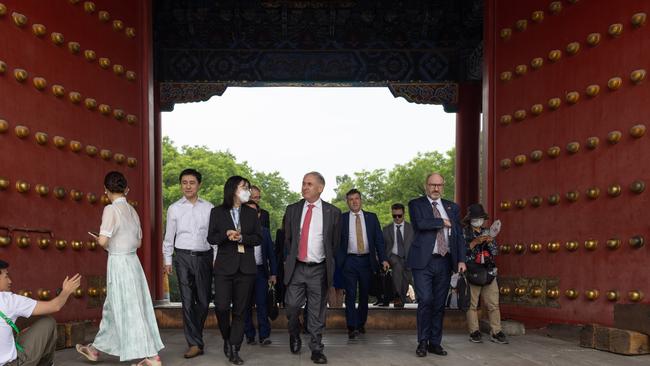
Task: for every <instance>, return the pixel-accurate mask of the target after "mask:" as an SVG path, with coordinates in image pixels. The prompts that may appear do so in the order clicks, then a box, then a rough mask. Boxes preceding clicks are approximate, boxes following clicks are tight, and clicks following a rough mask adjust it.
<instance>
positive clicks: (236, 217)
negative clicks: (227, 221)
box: [230, 207, 241, 231]
mask: <svg viewBox="0 0 650 366" xmlns="http://www.w3.org/2000/svg"><path fill="white" fill-rule="evenodd" d="M239 210H240V209H236V208H234V207H233V208H232V209H231V210H230V216H231V217H232V222H233V224H235V229H236V230H237V231H241V226H240V221H241V220H240V217H239V215H240V214H241V211H239ZM235 213H237V215H235Z"/></svg>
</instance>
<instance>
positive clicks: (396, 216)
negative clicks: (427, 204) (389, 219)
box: [393, 215, 404, 219]
mask: <svg viewBox="0 0 650 366" xmlns="http://www.w3.org/2000/svg"><path fill="white" fill-rule="evenodd" d="M402 216H404V215H393V218H394V219H401V218H402Z"/></svg>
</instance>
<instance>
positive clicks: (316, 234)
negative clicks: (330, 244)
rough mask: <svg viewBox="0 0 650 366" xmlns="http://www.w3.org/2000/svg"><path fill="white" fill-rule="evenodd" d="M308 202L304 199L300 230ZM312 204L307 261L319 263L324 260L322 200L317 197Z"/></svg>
mask: <svg viewBox="0 0 650 366" xmlns="http://www.w3.org/2000/svg"><path fill="white" fill-rule="evenodd" d="M309 204H310V203H309V202H307V201H305V205H304V206H303V208H302V215H301V216H300V231H301V232H302V224H303V223H304V222H305V215H306V214H307V210H308V209H309V208H308V207H307V206H308V205H309ZM313 205H314V208H313V209H312V212H311V222H310V223H309V240H308V241H307V262H314V263H321V262H322V261H324V260H325V246H324V245H323V201H321V199H320V198H319V199H318V201H316V202H314V203H313ZM299 245H300V244H299Z"/></svg>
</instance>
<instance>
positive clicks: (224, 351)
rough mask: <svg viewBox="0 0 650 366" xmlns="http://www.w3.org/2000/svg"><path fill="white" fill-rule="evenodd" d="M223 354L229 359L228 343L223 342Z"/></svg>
mask: <svg viewBox="0 0 650 366" xmlns="http://www.w3.org/2000/svg"><path fill="white" fill-rule="evenodd" d="M223 354H224V355H226V358H227V359H230V341H226V340H224V341H223Z"/></svg>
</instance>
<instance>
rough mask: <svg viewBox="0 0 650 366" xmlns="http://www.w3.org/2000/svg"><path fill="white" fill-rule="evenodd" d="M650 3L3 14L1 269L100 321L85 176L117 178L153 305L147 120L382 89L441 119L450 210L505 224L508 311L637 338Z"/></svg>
mask: <svg viewBox="0 0 650 366" xmlns="http://www.w3.org/2000/svg"><path fill="white" fill-rule="evenodd" d="M649 10H650V8H649V6H648V4H647V3H646V2H644V1H641V0H631V1H626V2H611V1H605V0H602V1H600V0H599V1H589V2H587V1H575V0H565V1H554V2H548V1H541V0H535V1H526V2H522V1H516V0H486V1H481V0H462V1H444V0H439V1H438V0H437V1H401V2H394V1H344V0H340V1H339V0H335V1H274V0H262V1H245V2H240V1H224V2H208V1H171V0H168V1H157V2H155V3H153V2H151V1H140V2H135V3H134V2H130V1H104V0H102V1H96V2H81V1H73V0H71V1H66V2H60V3H57V4H48V5H47V6H43V4H41V3H40V2H37V1H14V0H9V1H3V2H2V6H0V31H1V32H2V34H3V35H4V41H3V43H2V44H0V60H1V61H2V62H1V63H0V91H1V93H0V96H1V97H0V119H1V120H2V121H0V162H1V166H2V169H1V171H0V178H1V179H0V202H1V203H2V209H1V210H0V236H1V237H2V238H0V239H1V240H0V256H2V257H4V258H8V259H9V260H10V261H11V262H12V267H13V273H14V276H15V277H17V278H20V284H21V285H20V290H21V291H22V292H23V293H25V294H29V295H31V296H33V297H40V298H47V297H48V296H51V295H52V293H53V291H54V289H55V288H56V287H57V286H58V285H59V277H60V274H61V273H64V272H69V271H72V270H74V271H80V272H81V273H82V274H84V275H85V277H86V279H87V282H86V283H85V284H84V286H83V287H84V291H83V292H82V293H80V294H79V295H80V296H79V298H77V299H75V300H73V302H74V303H73V304H71V305H70V306H68V307H67V308H66V309H65V310H64V311H63V312H62V313H61V314H60V320H61V321H66V320H70V319H80V318H82V319H97V318H98V317H99V316H100V305H101V300H102V291H101V289H102V288H103V287H104V284H103V281H105V280H104V274H105V257H104V256H103V254H102V253H101V251H100V250H97V249H94V246H93V244H92V243H91V242H90V241H89V238H88V237H87V235H86V232H87V231H88V230H89V229H92V228H95V227H96V225H97V223H98V222H99V218H100V217H99V216H100V213H101V205H102V203H103V201H102V189H101V188H102V187H101V183H100V180H99V178H98V177H101V176H103V174H104V173H105V172H106V171H108V170H113V169H116V170H120V171H123V172H125V173H126V174H127V176H128V177H129V180H130V183H131V186H132V193H131V194H130V195H129V198H130V199H131V200H132V201H133V203H134V205H136V207H137V209H138V211H139V213H140V215H141V217H142V222H143V230H144V245H143V250H142V251H141V253H140V256H141V260H142V263H143V267H144V269H145V272H146V274H147V277H148V279H149V280H150V286H151V289H152V291H153V293H154V297H157V298H159V297H160V296H161V290H162V285H161V278H162V276H161V270H160V268H161V266H160V261H161V258H160V256H161V254H160V249H159V248H160V243H161V235H162V228H161V212H162V207H161V202H162V201H161V197H160V187H161V185H160V175H161V174H160V173H161V172H160V166H161V161H160V156H161V155H160V141H161V136H160V112H161V111H165V110H171V109H172V108H173V106H174V104H176V103H186V102H195V101H201V100H207V99H208V98H210V97H212V96H214V95H221V94H223V93H224V91H226V89H227V88H228V87H230V86H247V87H255V86H278V85H291V86H296V85H297V86H312V85H319V86H321V85H323V86H339V85H346V86H356V87H364V86H385V87H388V88H389V89H390V90H391V92H392V93H393V94H394V95H395V96H396V97H404V98H406V99H407V100H409V101H412V102H415V103H433V104H442V105H444V106H445V108H446V109H447V110H449V111H455V112H456V113H458V115H457V153H458V155H457V157H456V161H457V164H458V165H457V174H456V182H457V186H456V197H457V200H458V201H459V204H460V205H461V207H466V206H467V204H468V203H470V202H475V201H478V200H479V199H482V200H483V201H484V202H485V203H486V204H487V207H488V209H489V211H490V215H491V216H492V217H495V218H499V219H501V220H502V221H503V222H504V224H505V225H504V231H503V233H502V234H501V242H502V246H501V251H502V254H503V255H502V256H501V258H500V262H499V268H500V274H501V276H502V281H501V283H500V286H501V296H502V297H501V302H502V304H503V306H502V309H503V312H504V313H505V314H506V316H509V317H514V318H517V319H523V320H527V321H529V322H534V323H548V322H569V323H572V322H580V323H585V322H597V323H603V324H608V325H611V324H614V323H615V322H619V321H626V320H625V319H628V320H627V321H628V324H629V327H628V328H629V329H639V327H642V328H643V327H644V325H643V324H645V328H644V329H645V331H646V332H648V331H650V330H648V328H647V324H648V323H647V322H645V323H643V322H641V323H638V322H636V323H638V324H642V325H641V326H639V325H638V324H636V325H635V324H634V323H635V321H634V320H632V321H630V319H629V317H628V318H625V316H624V315H626V314H633V311H632V310H631V309H635V306H637V307H638V306H639V304H637V303H639V302H640V303H647V301H648V300H647V297H645V298H644V297H643V294H644V293H645V294H650V287H648V286H650V285H649V283H648V281H644V280H643V275H642V274H643V273H644V272H643V269H644V268H645V267H646V266H647V263H648V262H649V260H650V254H649V253H648V250H647V246H645V245H644V241H645V240H646V239H647V238H648V235H650V232H649V230H650V229H649V227H648V225H647V220H646V219H645V218H644V217H645V215H643V212H644V211H645V206H646V205H647V202H648V199H647V193H644V189H645V184H646V183H647V182H648V180H649V179H650V168H649V167H648V165H647V164H643V161H644V160H643V159H644V158H645V157H647V156H649V153H650V147H649V145H648V144H647V140H646V139H647V136H644V132H645V125H647V123H648V122H647V119H648V118H649V117H650V107H649V106H648V104H647V103H644V101H645V100H647V99H648V97H650V95H648V94H649V93H650V91H648V90H649V89H648V88H647V85H646V83H645V82H644V79H645V75H646V70H647V69H648V67H650V65H648V64H647V62H646V60H648V59H650V57H649V56H650V55H648V52H650V51H649V50H650V47H647V44H648V42H649V40H650V35H649V33H648V32H649V31H650V28H648V27H647V25H646V24H645V23H646V22H645V20H646V13H648V11H649ZM481 113H483V116H484V119H485V126H486V128H485V135H484V140H483V141H485V142H486V144H487V145H486V146H487V148H486V150H485V151H486V152H487V155H486V162H485V167H486V173H487V178H486V180H485V182H484V183H483V184H480V179H479V168H478V167H479V153H478V151H479V131H480V128H479V127H480V123H481V120H480V114H481ZM431 123H435V121H431ZM479 192H483V194H482V195H481V196H479ZM47 290H49V291H50V292H49V293H48V292H47ZM617 314H619V315H620V316H619V315H617ZM624 318H625V319H624ZM636 319H638V318H636Z"/></svg>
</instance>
